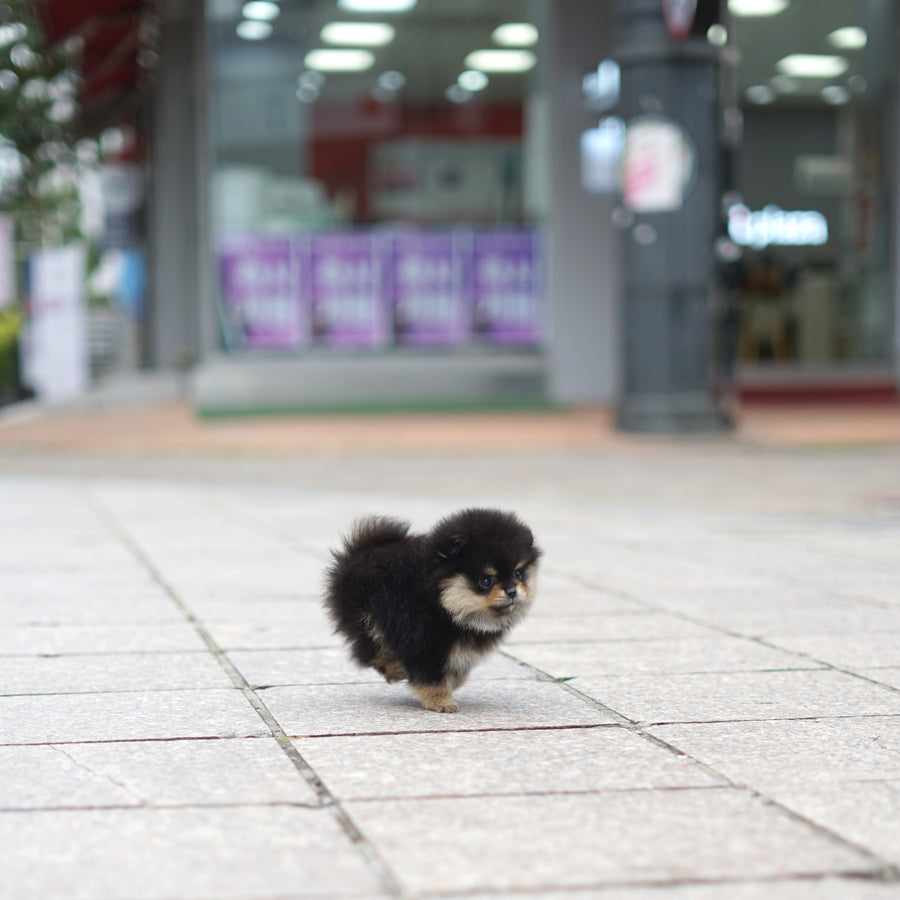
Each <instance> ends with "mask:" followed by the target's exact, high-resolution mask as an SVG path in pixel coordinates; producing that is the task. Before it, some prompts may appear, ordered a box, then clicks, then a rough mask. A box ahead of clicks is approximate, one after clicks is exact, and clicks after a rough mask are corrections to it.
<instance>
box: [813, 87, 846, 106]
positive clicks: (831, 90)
mask: <svg viewBox="0 0 900 900" xmlns="http://www.w3.org/2000/svg"><path fill="white" fill-rule="evenodd" d="M819 93H820V95H821V97H822V99H823V100H824V101H825V102H826V103H827V104H828V105H829V106H843V105H844V104H845V103H849V102H850V91H848V90H847V88H845V87H844V86H843V85H842V84H829V85H828V86H827V87H823V88H822V90H821V91H820V92H819Z"/></svg>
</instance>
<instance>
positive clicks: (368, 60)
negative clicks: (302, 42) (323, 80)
mask: <svg viewBox="0 0 900 900" xmlns="http://www.w3.org/2000/svg"><path fill="white" fill-rule="evenodd" d="M374 63H375V56H374V54H373V53H372V51H371V50H356V49H353V50H328V49H321V48H320V49H318V50H310V51H309V53H307V54H306V56H305V57H304V58H303V65H305V66H306V68H307V69H316V70H317V71H319V72H365V71H366V69H371V68H372V66H373V65H374Z"/></svg>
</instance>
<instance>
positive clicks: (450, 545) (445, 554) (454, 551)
mask: <svg viewBox="0 0 900 900" xmlns="http://www.w3.org/2000/svg"><path fill="white" fill-rule="evenodd" d="M465 545H466V538H465V535H462V534H454V535H453V536H452V537H451V538H450V540H449V541H447V543H446V544H444V545H443V546H442V547H438V549H437V555H438V556H439V557H440V558H441V559H453V557H454V556H459V551H460V550H462V548H463V547H464V546H465Z"/></svg>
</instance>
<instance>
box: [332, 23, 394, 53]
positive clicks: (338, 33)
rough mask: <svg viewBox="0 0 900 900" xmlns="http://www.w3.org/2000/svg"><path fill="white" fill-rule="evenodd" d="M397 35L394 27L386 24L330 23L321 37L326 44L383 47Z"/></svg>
mask: <svg viewBox="0 0 900 900" xmlns="http://www.w3.org/2000/svg"><path fill="white" fill-rule="evenodd" d="M395 34H396V31H395V29H394V26H393V25H388V24H387V23H386V22H329V23H328V24H327V25H323V26H322V30H321V31H320V32H319V37H320V38H321V39H322V40H323V41H324V42H325V43H326V44H341V45H343V46H345V47H383V46H384V45H385V44H389V43H390V42H391V41H392V40H393V39H394V35H395Z"/></svg>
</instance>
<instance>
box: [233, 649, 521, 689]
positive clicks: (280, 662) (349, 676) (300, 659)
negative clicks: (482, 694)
mask: <svg viewBox="0 0 900 900" xmlns="http://www.w3.org/2000/svg"><path fill="white" fill-rule="evenodd" d="M228 658H229V659H230V660H231V661H232V662H233V663H234V665H235V666H236V667H237V668H238V670H239V671H240V672H241V674H242V675H243V676H244V677H245V678H246V679H247V681H248V682H249V683H250V684H251V685H254V686H261V685H265V686H267V687H271V686H273V685H290V684H349V683H352V682H360V681H370V682H376V683H378V684H381V683H383V682H384V678H383V677H382V676H381V675H379V674H378V673H377V672H376V671H375V670H374V669H365V668H362V667H360V666H358V665H356V664H355V663H354V662H353V661H352V660H351V659H350V654H349V653H348V651H347V650H346V649H345V648H343V647H335V648H325V649H316V650H232V651H229V653H228ZM497 678H526V679H531V680H533V679H534V675H533V674H532V672H531V671H530V670H529V669H528V668H527V667H525V666H522V665H520V664H519V663H517V662H514V661H513V660H511V659H507V658H506V657H504V656H500V655H498V654H496V653H495V654H492V655H491V656H489V657H488V658H487V659H486V660H485V661H484V662H482V663H481V664H480V665H478V666H476V667H475V668H474V669H473V670H472V675H471V680H474V681H478V680H484V679H497Z"/></svg>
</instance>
